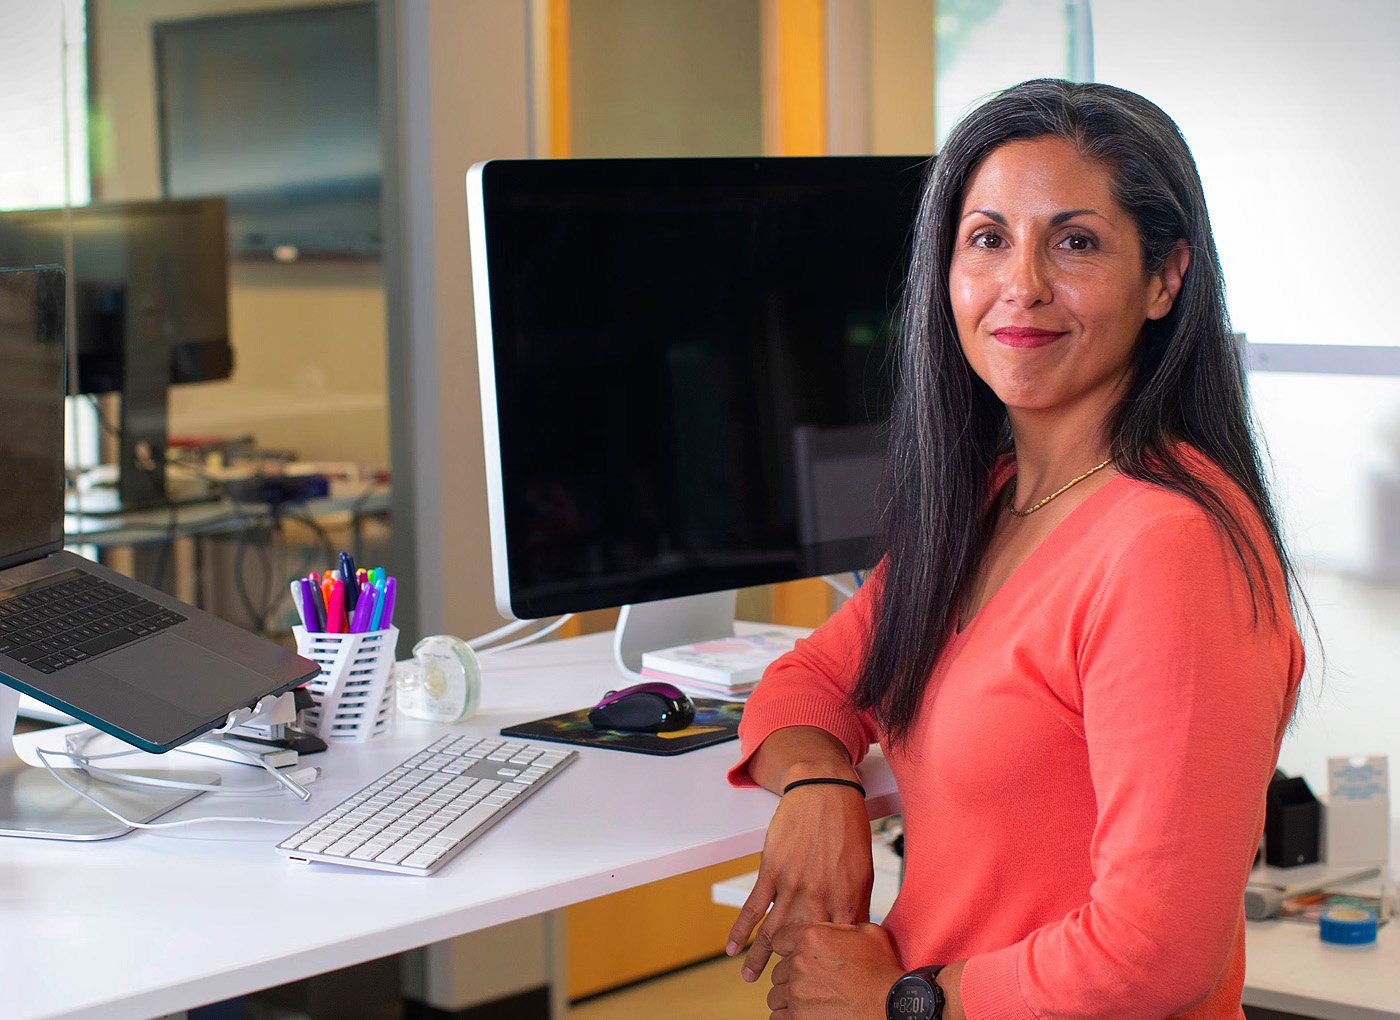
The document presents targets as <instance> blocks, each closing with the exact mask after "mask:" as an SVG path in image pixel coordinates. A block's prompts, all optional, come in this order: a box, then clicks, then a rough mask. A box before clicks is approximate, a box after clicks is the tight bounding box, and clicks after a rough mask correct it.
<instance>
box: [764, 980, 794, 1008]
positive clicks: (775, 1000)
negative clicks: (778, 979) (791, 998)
mask: <svg viewBox="0 0 1400 1020" xmlns="http://www.w3.org/2000/svg"><path fill="white" fill-rule="evenodd" d="M764 1001H765V1002H766V1003H767V1004H768V1010H769V1012H771V1013H772V1014H773V1015H774V1016H779V1015H783V1016H786V1015H787V1008H788V986H787V985H785V984H782V985H774V986H773V987H772V988H770V989H768V998H767V999H765V1000H764Z"/></svg>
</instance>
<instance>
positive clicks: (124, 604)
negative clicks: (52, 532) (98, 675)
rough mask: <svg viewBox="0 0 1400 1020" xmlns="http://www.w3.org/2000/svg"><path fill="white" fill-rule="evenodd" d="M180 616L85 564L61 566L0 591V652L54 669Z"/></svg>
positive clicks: (43, 670)
mask: <svg viewBox="0 0 1400 1020" xmlns="http://www.w3.org/2000/svg"><path fill="white" fill-rule="evenodd" d="M184 619H185V617H183V616H181V615H180V614H179V613H176V612H172V611H171V610H169V609H166V608H165V607H164V606H162V605H158V604H156V603H155V602H151V601H150V600H148V599H143V598H142V597H141V596H140V595H133V594H132V593H131V592H129V591H127V590H126V589H124V588H119V587H118V586H117V585H115V584H112V583H111V582H109V581H104V580H102V579H101V578H100V577H97V576H96V575H94V574H89V573H88V572H87V571H85V570H65V571H64V572H63V573H61V574H55V575H54V576H53V577H46V578H43V579H42V580H39V581H33V582H31V583H29V584H22V585H18V586H17V587H14V588H7V589H5V590H4V591H0V655H6V656H9V657H10V658H11V659H15V660H17V661H19V662H22V663H24V664H25V665H27V666H29V667H30V668H31V669H37V670H38V671H39V672H40V673H56V672H57V671H58V670H60V669H63V668H64V667H66V666H71V665H73V663H75V662H82V661H83V660H84V659H90V658H92V657H93V656H95V655H101V654H102V653H103V652H110V651H111V650H112V649H114V648H120V647H121V646H122V645H125V644H129V643H130V642H132V641H135V640H136V639H137V638H142V637H145V636H146V635H147V634H154V633H156V632H157V631H161V630H164V629H165V628H167V627H173V626H174V625H175V624H177V623H181V622H183V621H184Z"/></svg>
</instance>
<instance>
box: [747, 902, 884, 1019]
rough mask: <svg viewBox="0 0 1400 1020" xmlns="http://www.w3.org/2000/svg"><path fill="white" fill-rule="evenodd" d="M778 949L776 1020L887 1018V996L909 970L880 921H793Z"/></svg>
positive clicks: (776, 941) (772, 997)
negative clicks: (779, 958)
mask: <svg viewBox="0 0 1400 1020" xmlns="http://www.w3.org/2000/svg"><path fill="white" fill-rule="evenodd" d="M773 951H774V952H776V953H777V954H778V955H779V956H781V957H782V959H781V960H780V961H778V964H777V965H776V966H775V967H774V968H773V988H772V990H771V991H770V992H769V993H768V1008H769V1009H770V1010H771V1011H772V1017H771V1020H885V999H886V998H887V997H888V996H889V993H890V989H891V988H893V987H894V983H895V982H896V981H898V980H899V979H900V977H901V976H903V974H904V969H903V968H902V967H901V966H900V965H899V958H898V957H897V956H895V952H894V946H892V945H891V944H890V937H889V936H888V935H886V934H885V929H883V928H881V927H880V926H879V925H878V924H790V925H788V926H787V927H785V928H783V929H782V930H781V931H779V932H778V933H777V934H776V935H775V936H774V937H773Z"/></svg>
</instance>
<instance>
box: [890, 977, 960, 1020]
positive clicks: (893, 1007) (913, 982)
mask: <svg viewBox="0 0 1400 1020" xmlns="http://www.w3.org/2000/svg"><path fill="white" fill-rule="evenodd" d="M942 969H943V968H942V967H919V968H918V969H917V970H911V971H910V972H909V973H908V974H905V975H904V976H903V977H902V978H900V979H899V980H898V981H896V982H895V983H894V987H893V988H891V989H890V994H889V997H888V998H887V999H885V1020H943V1005H944V1003H945V1002H946V1001H947V1000H946V999H945V998H944V997H943V989H941V988H939V987H938V984H937V983H936V982H935V981H934V978H936V977H938V972H939V971H940V970H942Z"/></svg>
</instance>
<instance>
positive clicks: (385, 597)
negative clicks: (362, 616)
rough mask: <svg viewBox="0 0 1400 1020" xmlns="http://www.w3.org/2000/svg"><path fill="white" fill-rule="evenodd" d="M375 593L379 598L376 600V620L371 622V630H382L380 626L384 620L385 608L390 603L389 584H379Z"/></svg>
mask: <svg viewBox="0 0 1400 1020" xmlns="http://www.w3.org/2000/svg"><path fill="white" fill-rule="evenodd" d="M374 591H375V594H376V595H377V596H378V597H377V598H376V599H375V600H374V618H373V619H371V620H370V622H369V629H370V630H382V629H383V628H382V627H381V626H380V624H381V623H382V621H383V620H384V606H385V604H386V603H387V602H388V601H389V582H388V581H387V580H384V581H381V582H379V583H378V584H376V585H375V586H374Z"/></svg>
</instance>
